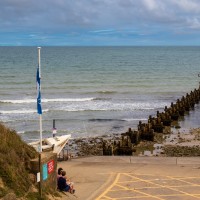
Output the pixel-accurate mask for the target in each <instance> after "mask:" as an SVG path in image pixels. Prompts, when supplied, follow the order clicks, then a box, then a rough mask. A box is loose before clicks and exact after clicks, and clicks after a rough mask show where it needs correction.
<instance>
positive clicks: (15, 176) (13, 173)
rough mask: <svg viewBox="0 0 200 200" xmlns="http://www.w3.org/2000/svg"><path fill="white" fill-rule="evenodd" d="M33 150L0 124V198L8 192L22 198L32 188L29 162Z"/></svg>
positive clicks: (32, 155)
mask: <svg viewBox="0 0 200 200" xmlns="http://www.w3.org/2000/svg"><path fill="white" fill-rule="evenodd" d="M37 156H38V153H37V152H36V151H35V149H34V148H32V147H31V146H29V145H27V144H26V143H25V142H23V141H22V140H21V138H20V137H19V135H17V133H16V132H15V131H14V130H11V129H9V128H6V127H5V126H4V125H2V124H0V198H1V197H3V196H5V194H7V193H9V192H13V193H15V194H16V196H18V197H20V196H24V195H25V194H26V193H27V192H28V191H29V189H30V187H31V186H32V182H31V177H30V175H29V173H30V160H31V159H33V158H35V157H37Z"/></svg>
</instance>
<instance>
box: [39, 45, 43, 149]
mask: <svg viewBox="0 0 200 200" xmlns="http://www.w3.org/2000/svg"><path fill="white" fill-rule="evenodd" d="M40 49H41V47H38V67H39V77H40V78H41V69H40V67H41V65H40ZM40 90H41V85H40ZM39 116H40V152H42V114H40V115H39Z"/></svg>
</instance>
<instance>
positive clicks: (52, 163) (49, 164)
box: [47, 160, 54, 174]
mask: <svg viewBox="0 0 200 200" xmlns="http://www.w3.org/2000/svg"><path fill="white" fill-rule="evenodd" d="M47 167H48V174H51V172H53V170H54V160H50V161H49V162H48V163H47Z"/></svg>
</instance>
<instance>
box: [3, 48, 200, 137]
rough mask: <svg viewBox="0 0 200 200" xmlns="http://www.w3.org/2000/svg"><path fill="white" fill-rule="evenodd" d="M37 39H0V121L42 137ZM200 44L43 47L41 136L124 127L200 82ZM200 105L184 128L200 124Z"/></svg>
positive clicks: (107, 131) (79, 134)
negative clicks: (21, 42) (32, 43)
mask: <svg viewBox="0 0 200 200" xmlns="http://www.w3.org/2000/svg"><path fill="white" fill-rule="evenodd" d="M37 62H38V58H37V48H36V47H0V70H1V73H0V121H1V122H3V123H4V124H5V125H7V126H9V127H10V128H12V129H15V130H16V131H17V132H18V133H19V134H20V135H21V137H22V138H23V139H24V140H25V141H31V140H35V139H37V138H39V115H38V114H37V110H36V95H37V94H36V93H37V92H36V68H37ZM199 66H200V47H42V48H41V76H42V79H41V88H42V89H41V93H42V109H43V115H42V119H43V120H42V124H43V137H48V136H51V134H52V123H53V119H55V120H56V128H57V134H58V135H59V134H66V133H71V134H72V137H74V138H76V137H85V136H97V135H105V134H112V133H122V132H125V131H127V129H128V128H129V127H131V128H133V129H137V125H138V122H139V120H141V121H143V122H146V120H147V118H148V117H149V115H152V116H155V115H156V111H157V110H159V111H161V112H162V111H163V109H164V107H165V106H170V104H171V102H175V101H176V100H177V99H178V98H181V97H182V96H183V95H185V94H186V93H187V92H188V93H189V92H190V91H191V90H193V89H194V88H198V87H199V81H200V78H199V77H198V73H199V72H200V69H199ZM199 118H200V106H199V105H196V106H195V110H194V111H190V113H189V114H188V115H187V116H185V117H184V119H182V120H181V121H179V124H180V125H181V127H182V128H187V129H188V128H196V127H199V121H200V120H199Z"/></svg>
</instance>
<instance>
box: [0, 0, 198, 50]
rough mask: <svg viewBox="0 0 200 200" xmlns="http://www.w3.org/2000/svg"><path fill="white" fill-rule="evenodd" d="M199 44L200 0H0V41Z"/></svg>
mask: <svg viewBox="0 0 200 200" xmlns="http://www.w3.org/2000/svg"><path fill="white" fill-rule="evenodd" d="M152 45H153V46H163V45H167V46H177V45H178V46H179V45H181V46H185V45H191V46H193V45H195V46H199V45H200V0H0V46H152Z"/></svg>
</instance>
